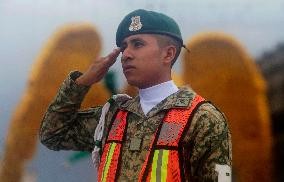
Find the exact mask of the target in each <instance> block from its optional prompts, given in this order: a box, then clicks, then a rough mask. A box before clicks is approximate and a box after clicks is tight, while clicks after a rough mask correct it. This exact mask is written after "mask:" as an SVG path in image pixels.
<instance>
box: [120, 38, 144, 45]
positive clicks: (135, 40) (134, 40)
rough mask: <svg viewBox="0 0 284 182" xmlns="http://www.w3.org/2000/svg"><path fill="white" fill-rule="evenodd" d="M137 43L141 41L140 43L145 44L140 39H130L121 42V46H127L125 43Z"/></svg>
mask: <svg viewBox="0 0 284 182" xmlns="http://www.w3.org/2000/svg"><path fill="white" fill-rule="evenodd" d="M137 41H141V42H145V41H144V40H143V39H141V38H133V39H130V40H129V41H125V40H124V41H122V43H121V44H122V45H127V43H128V42H129V43H131V44H132V43H134V42H137Z"/></svg>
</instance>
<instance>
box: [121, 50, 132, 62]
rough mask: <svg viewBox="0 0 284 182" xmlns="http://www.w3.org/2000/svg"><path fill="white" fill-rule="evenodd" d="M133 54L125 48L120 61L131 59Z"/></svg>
mask: <svg viewBox="0 0 284 182" xmlns="http://www.w3.org/2000/svg"><path fill="white" fill-rule="evenodd" d="M132 58H133V54H132V51H131V49H130V48H129V47H126V48H125V49H124V50H123V52H122V61H124V60H127V59H132Z"/></svg>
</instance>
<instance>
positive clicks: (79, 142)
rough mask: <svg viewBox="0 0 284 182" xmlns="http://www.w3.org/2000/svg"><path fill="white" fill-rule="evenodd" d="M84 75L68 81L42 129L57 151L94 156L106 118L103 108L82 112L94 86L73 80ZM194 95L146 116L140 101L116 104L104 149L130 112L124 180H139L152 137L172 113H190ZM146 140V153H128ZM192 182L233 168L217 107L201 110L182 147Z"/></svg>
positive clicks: (185, 93)
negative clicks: (221, 167) (117, 118)
mask: <svg viewBox="0 0 284 182" xmlns="http://www.w3.org/2000/svg"><path fill="white" fill-rule="evenodd" d="M79 75H80V73H79V72H73V73H71V74H70V75H69V77H68V78H67V79H66V80H65V81H64V82H63V84H62V86H61V87H60V89H59V91H58V93H57V95H56V97H55V99H54V100H53V102H52V103H51V105H50V106H49V108H48V110H47V112H46V113H45V116H44V119H43V121H42V125H41V129H40V140H41V142H42V143H43V144H44V145H45V146H47V147H48V148H50V149H52V150H80V151H90V152H91V151H92V150H93V148H94V139H93V135H94V131H95V128H96V126H97V123H98V121H99V117H100V114H101V109H102V107H101V106H98V107H94V108H90V109H88V110H84V111H78V110H79V108H80V105H81V102H82V100H83V98H84V96H85V94H86V93H87V92H88V89H89V87H86V86H79V85H77V84H76V83H75V82H74V81H73V80H75V79H76V77H78V76H79ZM194 96H195V93H194V92H193V91H192V90H191V89H190V88H181V89H180V90H179V91H178V92H177V93H174V94H172V95H170V96H169V97H167V98H166V99H164V100H163V101H162V102H160V103H159V104H158V105H157V106H155V107H154V108H153V109H152V110H151V111H149V113H147V115H145V114H144V113H143V111H142V108H141V106H140V103H139V97H138V96H137V97H135V98H134V99H131V100H128V101H126V102H124V103H114V104H112V106H111V108H110V110H109V112H108V114H107V116H106V127H105V131H104V137H103V145H104V142H105V140H106V138H105V136H106V133H107V132H108V131H107V130H108V128H109V127H108V125H109V123H110V122H111V120H112V119H113V117H114V115H115V113H116V112H117V110H118V109H119V108H121V109H124V110H127V111H129V116H128V126H127V133H126V141H125V143H123V148H122V160H121V162H122V164H121V169H120V171H119V172H120V176H119V181H137V180H138V176H139V172H140V170H141V167H142V165H143V163H144V160H145V158H146V154H147V152H148V149H149V146H150V143H151V138H152V137H153V135H154V133H155V131H156V128H157V127H158V125H159V123H160V122H161V121H162V119H163V118H164V116H165V114H166V112H167V111H168V110H169V109H170V108H175V107H178V108H186V107H189V106H190V104H191V101H192V99H193V98H194ZM133 138H140V139H142V144H141V150H140V151H132V150H130V149H129V147H130V143H131V139H133ZM183 153H184V160H183V161H186V162H185V165H184V166H183V170H184V174H186V175H187V176H186V179H187V181H217V177H218V173H217V172H216V171H215V164H227V165H229V166H231V165H232V148H231V135H230V132H229V128H228V124H227V122H226V119H225V118H224V116H223V114H222V113H221V112H219V111H218V110H217V109H216V108H215V107H214V106H213V105H212V104H210V103H204V104H203V105H201V106H200V107H199V109H198V110H197V112H196V113H195V115H194V116H193V119H192V121H191V125H190V128H189V130H188V131H187V135H186V137H185V139H184V142H183Z"/></svg>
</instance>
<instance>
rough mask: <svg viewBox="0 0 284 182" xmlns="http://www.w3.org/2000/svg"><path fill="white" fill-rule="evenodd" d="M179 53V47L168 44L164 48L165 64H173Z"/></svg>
mask: <svg viewBox="0 0 284 182" xmlns="http://www.w3.org/2000/svg"><path fill="white" fill-rule="evenodd" d="M176 53H177V49H176V47H175V46H173V45H169V46H166V47H165V48H164V55H163V56H164V57H163V58H164V63H165V64H172V61H173V59H174V58H175V55H176Z"/></svg>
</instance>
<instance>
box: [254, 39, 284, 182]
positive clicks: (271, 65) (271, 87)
mask: <svg viewBox="0 0 284 182" xmlns="http://www.w3.org/2000/svg"><path fill="white" fill-rule="evenodd" d="M257 63H258V64H259V66H260V68H261V70H262V73H263V75H264V77H265V79H266V80H267V84H268V99H269V105H270V110H271V119H272V128H273V137H274V150H273V151H274V158H275V174H274V176H275V181H277V182H278V181H279V182H280V181H281V182H282V181H284V173H283V171H284V163H283V161H284V42H283V43H281V44H279V45H278V46H277V47H276V48H275V49H274V50H271V51H269V52H265V53H264V54H263V55H262V56H261V57H260V58H259V59H257Z"/></svg>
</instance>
